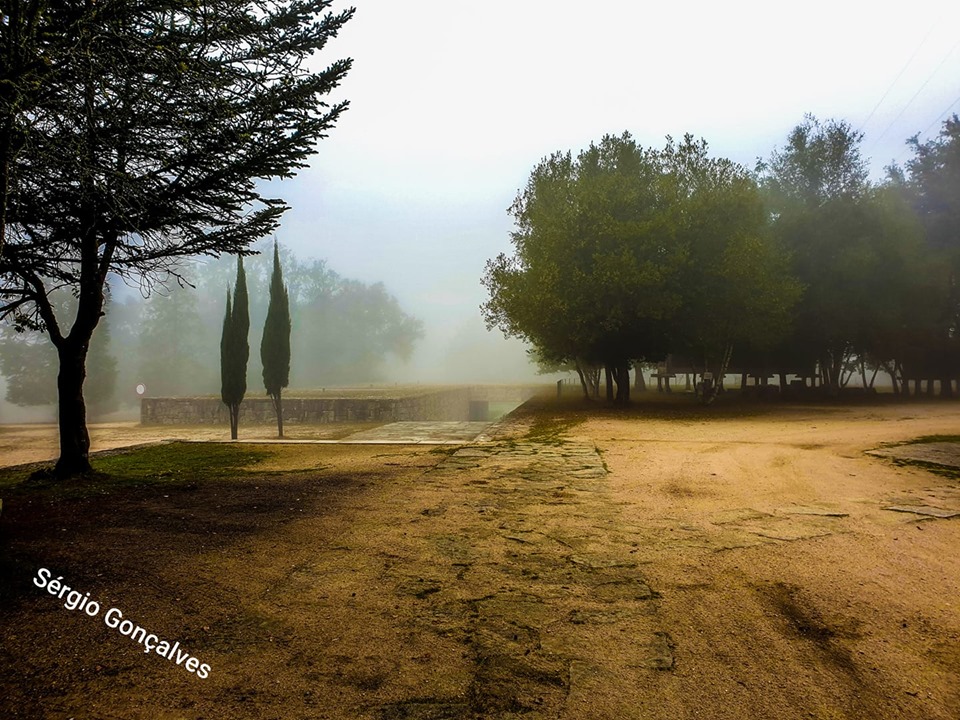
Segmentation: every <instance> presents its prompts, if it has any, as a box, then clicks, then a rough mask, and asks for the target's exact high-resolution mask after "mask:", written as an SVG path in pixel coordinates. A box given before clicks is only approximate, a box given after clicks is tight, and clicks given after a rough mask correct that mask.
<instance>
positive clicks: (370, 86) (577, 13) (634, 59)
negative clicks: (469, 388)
mask: <svg viewBox="0 0 960 720" xmlns="http://www.w3.org/2000/svg"><path fill="white" fill-rule="evenodd" d="M354 4H355V5H356V7H357V14H356V17H355V18H354V19H353V20H352V21H351V22H350V23H348V25H347V26H346V29H345V31H344V32H343V33H342V35H341V36H340V37H339V38H337V39H336V40H334V41H332V42H331V44H330V45H328V47H327V48H326V50H325V52H324V55H323V57H322V60H323V61H324V62H329V61H331V60H333V59H334V58H338V57H344V56H351V57H353V59H354V67H353V70H352V71H351V72H350V74H349V75H348V76H347V78H346V80H345V82H344V84H343V86H342V87H341V88H340V89H339V90H338V92H337V99H340V98H346V99H349V101H350V103H351V106H350V109H349V110H348V111H347V112H346V113H345V114H344V115H343V116H342V118H341V120H340V123H339V125H338V126H337V127H336V128H335V129H334V130H333V131H332V132H331V134H330V137H329V138H327V139H325V140H323V141H322V142H321V143H320V145H319V151H318V154H317V155H316V156H315V157H314V158H313V160H312V161H311V168H310V169H309V170H306V171H304V172H303V173H301V175H300V176H298V177H297V178H296V179H294V180H290V181H285V182H283V183H278V184H277V185H276V190H277V193H278V194H279V195H281V196H283V197H284V198H286V199H287V200H288V201H289V202H290V203H291V204H292V205H293V209H292V210H291V211H290V212H289V213H288V214H287V216H286V217H285V220H284V222H283V226H282V228H281V231H280V232H279V233H278V236H279V238H280V240H281V242H284V243H287V244H288V245H290V246H291V247H292V248H294V249H295V250H296V251H297V252H298V254H303V255H307V256H314V257H323V258H327V259H328V261H329V263H330V265H331V267H333V268H334V269H336V270H337V271H338V272H340V273H341V274H343V275H345V276H347V277H356V278H359V279H361V280H366V281H377V280H382V281H384V282H385V283H386V285H387V287H388V289H389V290H390V291H391V292H392V293H394V294H395V295H397V297H398V298H399V299H400V301H401V304H402V305H403V307H404V309H405V310H406V311H407V312H411V313H413V314H415V315H417V316H419V317H421V318H423V319H424V320H425V322H426V324H427V339H426V340H425V341H424V342H423V343H421V351H420V352H419V353H418V354H417V356H415V357H416V363H415V366H414V367H411V368H407V369H406V370H405V371H403V372H399V373H398V377H397V379H409V378H412V379H429V378H430V377H437V378H438V379H443V377H441V376H442V375H444V374H445V373H446V370H445V368H446V367H447V366H448V365H449V364H450V360H449V358H446V359H445V358H444V357H443V355H444V354H445V353H446V352H447V351H449V352H450V353H452V354H453V355H454V356H457V355H462V354H463V353H462V351H463V347H462V346H463V345H464V344H467V345H469V344H470V343H474V344H476V343H480V342H484V338H483V336H484V335H485V334H486V333H485V330H484V329H483V325H482V321H481V320H480V318H479V313H478V311H477V308H478V306H479V304H480V303H481V302H483V300H484V299H485V296H484V292H483V289H482V287H481V286H480V284H479V280H480V276H481V274H482V271H483V265H484V262H485V260H486V259H487V258H489V257H492V256H494V255H495V254H496V253H498V252H501V251H505V250H508V249H509V235H508V234H509V231H510V229H511V227H512V225H511V222H510V219H509V217H508V216H507V214H506V209H507V207H508V206H509V205H510V203H511V202H512V200H513V198H514V196H515V195H516V192H517V190H518V189H519V188H520V187H521V186H523V185H524V183H525V181H526V179H527V176H528V174H529V172H530V170H531V169H532V168H533V166H534V165H535V164H536V163H537V162H538V161H539V160H540V159H541V158H542V157H544V156H545V155H547V154H549V153H551V152H553V151H555V150H566V149H572V150H574V151H576V150H578V149H580V148H582V147H584V146H585V145H587V144H588V143H589V142H590V141H592V140H598V139H599V138H600V137H601V136H602V135H603V134H605V133H617V134H619V133H621V132H622V131H624V130H629V131H630V132H631V133H632V134H633V135H634V136H635V137H636V138H637V140H638V142H640V143H641V144H643V145H654V146H661V145H662V144H663V142H664V136H666V135H667V134H670V135H673V136H674V137H679V136H682V135H683V133H685V132H692V133H694V134H695V135H697V136H702V137H704V138H706V140H707V141H708V142H709V143H710V146H711V151H712V153H714V154H720V155H724V156H727V157H730V158H731V159H733V160H736V161H738V162H741V163H744V164H745V165H747V166H748V167H750V168H752V167H753V166H754V163H755V161H756V159H757V158H758V157H767V156H769V154H770V151H771V150H772V149H773V148H774V147H775V146H777V145H780V144H782V143H783V141H784V140H785V138H786V135H787V133H788V132H789V131H790V130H791V129H792V128H793V127H794V126H795V125H797V124H798V123H800V122H801V121H802V119H803V114H804V113H805V112H812V113H814V114H815V115H817V116H818V117H819V118H820V119H822V120H825V119H828V118H832V117H833V118H838V119H846V120H847V121H849V122H850V123H851V124H852V125H853V126H854V128H857V129H862V130H863V131H864V132H865V139H864V142H863V145H862V148H863V150H864V152H865V154H866V155H867V156H868V157H870V158H871V159H872V162H871V168H872V174H873V176H874V178H879V177H881V176H882V173H883V167H884V166H885V165H887V164H889V163H890V162H891V161H892V160H899V161H900V162H903V161H904V160H906V159H907V158H909V152H908V150H907V148H906V147H905V145H904V141H905V139H906V138H907V137H909V136H910V135H913V134H915V133H918V132H922V131H924V130H927V133H926V135H924V136H922V137H924V138H929V137H932V136H933V135H934V134H935V133H936V132H937V130H938V128H939V125H940V122H939V121H938V120H940V121H942V118H943V117H946V111H947V110H948V109H952V111H954V112H957V111H960V102H957V103H956V104H953V103H954V102H955V101H960V46H958V40H957V37H956V34H955V29H956V27H958V26H960V4H957V3H955V2H947V1H943V0H941V1H936V2H935V1H929V0H927V1H923V0H921V1H920V2H912V3H910V4H909V6H905V5H901V4H898V5H897V6H893V4H878V3H874V2H845V1H843V0H840V1H837V0H830V1H829V2H822V1H819V0H818V1H816V2H808V3H804V4H802V5H796V4H793V3H791V4H787V3H771V2H769V0H767V1H765V2H742V1H733V2H727V3H715V2H693V3H690V2H688V3H672V2H642V3H638V2H616V1H614V0H600V1H598V2H593V3H590V4H585V3H579V2H578V3H574V2H562V1H561V2H557V1H555V0H509V1H508V0H493V1H491V2H485V3H469V2H456V1H452V0H407V1H405V2H396V0H356V2H355V3H354ZM781 8H782V9H781ZM904 68H905V69H904ZM938 68H939V69H938ZM901 71H903V73H902V75H901V76H900V77H899V78H898V74H900V73H901ZM925 83H926V85H924V84H925ZM888 91H889V92H888ZM885 94H886V97H885V98H884V95H885ZM881 98H884V99H883V102H882V103H880V105H879V107H877V109H876V112H874V113H873V114H872V116H871V111H872V110H873V109H874V108H875V107H876V106H877V104H878V103H879V102H880V100H881ZM898 116H899V117H898ZM498 337H499V335H498V334H496V335H493V334H491V336H490V338H491V339H494V338H498ZM487 342H489V341H487ZM474 349H475V352H474V353H473V354H475V355H478V357H481V358H483V360H482V362H481V363H480V364H481V365H482V366H483V369H484V370H485V371H486V373H487V374H490V372H491V371H493V370H494V368H492V367H490V365H489V362H488V359H492V360H493V362H494V364H495V365H502V367H501V368H500V369H502V370H503V372H504V373H506V374H511V373H513V374H515V373H516V372H519V370H518V368H520V369H522V368H523V366H524V360H523V353H522V349H521V348H520V346H519V345H518V344H515V345H514V346H511V347H510V348H509V349H508V350H506V351H504V350H502V349H501V348H500V347H499V346H498V345H497V344H493V345H491V346H489V347H488V350H490V352H491V353H492V354H490V357H489V358H487V355H486V354H485V353H483V352H481V351H480V349H479V346H476V347H475V348H474ZM451 379H452V378H451ZM467 379H469V378H467Z"/></svg>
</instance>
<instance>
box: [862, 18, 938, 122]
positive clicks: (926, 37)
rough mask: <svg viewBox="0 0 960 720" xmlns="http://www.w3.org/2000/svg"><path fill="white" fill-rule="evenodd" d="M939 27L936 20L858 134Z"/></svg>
mask: <svg viewBox="0 0 960 720" xmlns="http://www.w3.org/2000/svg"><path fill="white" fill-rule="evenodd" d="M937 25H938V22H937V21H936V20H934V22H933V24H932V25H931V26H930V29H929V30H927V34H926V35H924V36H923V40H921V41H920V44H919V45H917V47H916V48H915V49H914V51H913V54H912V55H911V56H910V58H909V59H908V60H907V62H906V63H904V65H903V67H902V68H900V72H899V73H897V76H896V77H895V78H894V79H893V82H892V83H890V85H889V86H888V87H887V91H886V92H885V93H883V97H881V98H880V100H878V101H877V104H876V105H874V106H873V110H871V111H870V114H869V115H867V119H866V120H864V121H863V122H862V123H860V128H859V130H858V132H863V129H864V128H865V127H866V126H867V123H869V122H870V120H871V119H872V118H873V115H874V113H876V112H877V108H879V107H880V106H881V105H883V101H884V100H886V99H887V95H889V94H890V91H891V90H893V86H894V85H896V84H897V82H898V81H899V80H900V78H901V77H903V74H904V73H905V72H906V71H907V68H908V67H910V63H912V62H913V59H914V58H915V57H916V56H917V53H918V52H920V48H922V47H923V46H924V45H925V44H926V42H927V40H929V39H930V33H932V32H933V30H934V28H935V27H937Z"/></svg>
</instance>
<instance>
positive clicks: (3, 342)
mask: <svg viewBox="0 0 960 720" xmlns="http://www.w3.org/2000/svg"><path fill="white" fill-rule="evenodd" d="M264 249H265V248H264ZM278 259H279V261H281V262H282V264H283V268H284V270H283V276H284V284H285V286H286V288H287V293H288V297H289V300H288V303H289V314H290V319H291V324H292V326H293V327H294V328H295V330H294V331H293V333H292V336H291V361H290V375H289V379H288V381H289V385H290V386H291V387H295V388H315V387H329V386H336V385H344V384H351V383H368V382H376V381H378V380H381V379H382V378H383V377H384V376H385V373H386V368H387V366H388V364H390V363H393V362H401V361H404V360H406V359H407V358H409V356H410V354H411V353H412V352H413V349H414V347H415V345H416V342H417V340H418V339H420V338H421V337H422V336H423V324H422V322H421V321H420V320H419V319H417V318H415V317H413V316H411V315H409V314H407V313H406V312H404V311H403V309H402V308H401V307H400V304H399V302H398V301H397V299H396V298H395V297H394V296H393V295H391V294H390V293H389V292H388V291H387V289H386V288H385V287H384V285H383V284H382V283H373V284H368V283H363V282H360V281H358V280H352V279H349V278H344V277H342V276H341V275H340V274H339V273H337V272H335V271H334V270H332V269H330V268H329V267H328V266H327V264H326V262H324V261H322V260H309V261H304V260H301V259H299V258H298V257H297V256H296V255H294V254H293V253H291V252H290V251H288V250H286V249H285V248H284V247H283V246H282V245H281V246H280V247H279V258H278ZM244 267H245V278H246V284H247V287H248V294H249V316H250V319H249V323H250V331H249V343H250V346H251V347H254V348H259V347H260V346H261V340H262V333H263V330H264V326H265V322H266V318H267V311H268V305H269V299H270V289H269V288H270V283H271V276H272V268H273V253H272V252H264V253H263V254H260V255H255V256H249V257H247V258H246V259H245V262H244ZM235 272H236V261H235V260H234V259H233V258H228V257H225V258H222V259H220V260H216V261H210V262H206V263H193V264H188V265H184V267H183V268H182V270H181V274H182V275H183V276H184V277H185V278H186V279H187V280H189V281H190V282H192V283H193V284H194V285H195V287H188V286H184V287H180V286H179V285H177V284H173V285H172V286H170V287H167V288H163V287H159V286H157V287H155V288H154V292H153V293H152V294H151V295H150V297H149V298H146V299H144V298H142V297H141V296H140V295H139V294H138V293H137V294H132V295H131V294H127V295H125V296H123V297H122V298H120V297H119V295H120V293H119V292H118V291H115V292H114V294H115V295H117V296H118V297H116V298H111V299H110V301H109V302H108V304H107V309H106V315H105V316H104V317H103V318H102V319H101V321H100V323H99V325H98V326H97V329H96V331H95V333H94V334H93V339H92V341H91V347H90V354H91V356H95V358H96V359H97V362H95V363H91V364H90V370H89V374H88V377H87V382H86V384H85V391H86V395H87V396H88V402H89V404H90V410H91V412H92V413H93V414H94V415H102V414H103V413H106V412H110V411H112V410H116V409H117V408H118V407H120V406H122V405H124V404H129V403H133V402H135V401H136V399H137V395H136V392H135V388H136V386H137V385H139V384H142V385H144V386H145V388H146V393H147V395H150V396H154V397H158V396H159V397H162V396H184V395H187V396H189V395H214V394H217V393H218V391H219V389H220V385H221V383H220V364H219V363H220V361H219V357H220V355H219V340H220V337H221V331H222V320H223V314H224V291H225V289H226V288H227V287H229V286H232V285H233V284H234V283H235V277H234V275H235ZM57 297H59V298H60V300H59V302H62V303H63V304H64V312H67V311H68V310H69V308H68V307H67V306H68V305H69V303H70V302H74V301H73V299H72V296H71V295H70V293H68V292H64V293H62V294H61V295H59V296H57ZM0 334H2V337H0V374H2V375H3V376H4V377H5V378H6V380H7V400H9V401H10V402H13V403H16V404H18V405H23V406H28V405H45V404H50V403H54V402H56V400H57V392H56V389H57V384H56V377H57V356H56V350H55V349H53V347H52V346H51V345H50V343H49V341H48V340H46V338H45V337H44V336H43V334H42V333H39V332H31V331H24V332H16V331H15V330H14V328H12V327H9V326H7V327H3V328H0ZM258 357H261V358H262V356H260V355H258V354H257V353H256V352H255V353H253V354H252V356H251V360H250V362H249V363H247V368H246V386H247V387H248V388H263V387H264V385H263V377H262V373H263V363H262V359H261V360H260V361H258V360H257V358H258Z"/></svg>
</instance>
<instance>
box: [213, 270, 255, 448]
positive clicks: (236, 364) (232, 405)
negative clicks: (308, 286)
mask: <svg viewBox="0 0 960 720" xmlns="http://www.w3.org/2000/svg"><path fill="white" fill-rule="evenodd" d="M249 333H250V311H249V301H248V299H247V278H246V275H245V274H244V271H243V258H242V257H238V258H237V280H236V284H235V285H234V288H233V303H232V304H231V302H230V293H229V291H228V292H227V310H226V313H225V314H224V316H223V332H222V333H221V335H220V398H221V399H222V400H223V402H224V404H225V405H226V406H227V407H228V408H229V409H230V438H231V439H232V440H236V439H237V430H238V428H239V425H240V403H242V402H243V397H244V395H246V393H247V360H248V359H249V358H250V344H249V341H248V335H249Z"/></svg>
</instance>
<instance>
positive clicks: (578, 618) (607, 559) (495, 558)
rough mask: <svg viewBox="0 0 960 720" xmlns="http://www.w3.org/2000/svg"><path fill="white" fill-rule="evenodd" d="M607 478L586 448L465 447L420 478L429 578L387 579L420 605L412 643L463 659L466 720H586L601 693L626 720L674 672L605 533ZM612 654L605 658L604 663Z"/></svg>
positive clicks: (420, 715)
mask: <svg viewBox="0 0 960 720" xmlns="http://www.w3.org/2000/svg"><path fill="white" fill-rule="evenodd" d="M464 470H469V471H470V472H469V473H468V474H465V473H464V472H463V471H464ZM606 475H607V470H606V468H605V466H604V463H603V459H602V457H601V456H600V454H599V453H598V451H597V449H596V448H595V447H593V446H592V445H588V444H583V443H576V442H565V443H537V442H524V441H519V442H510V441H505V442H504V441H500V442H491V443H486V444H477V445H471V446H466V447H462V448H460V449H458V450H456V451H454V452H453V453H452V454H451V455H450V456H449V457H448V458H447V459H446V460H444V461H443V462H441V463H440V464H438V465H437V466H435V467H434V468H433V469H432V470H431V471H429V472H428V473H426V474H425V475H424V477H423V478H422V479H421V481H420V483H419V489H418V493H419V495H420V497H421V498H422V500H423V501H424V502H425V504H426V506H425V507H424V508H423V509H422V511H421V515H422V516H424V517H425V518H429V521H425V522H424V523H421V524H418V527H419V528H420V532H421V533H422V535H420V536H419V537H418V539H417V542H418V544H423V545H425V548H424V549H422V550H421V551H420V552H421V553H422V556H426V557H435V558H436V562H435V563H433V564H432V568H433V573H432V575H431V577H417V578H411V577H407V576H404V575H402V574H399V572H398V575H397V577H394V578H391V580H392V582H393V584H394V587H395V588H396V592H398V593H400V594H403V593H407V594H410V595H413V596H414V597H416V598H418V599H419V600H421V601H422V611H421V612H420V613H419V618H420V620H419V622H420V626H421V627H420V628H419V629H418V634H420V633H438V634H439V635H440V636H441V637H450V636H453V637H455V638H456V639H457V640H459V642H461V643H462V644H463V645H465V646H467V647H468V648H469V652H470V653H471V655H472V658H473V662H474V667H475V671H474V674H473V675H474V676H473V680H472V686H471V687H470V689H469V692H468V697H470V698H471V701H470V707H471V709H472V710H473V711H474V712H481V713H483V714H484V716H487V717H503V718H507V717H515V716H516V715H515V714H514V713H516V714H522V715H524V716H525V717H531V718H536V717H555V716H558V715H562V714H564V713H565V712H573V713H574V714H575V715H577V716H581V717H584V716H589V715H590V712H589V708H590V706H591V703H592V694H593V693H594V691H595V689H596V688H597V685H598V683H601V684H602V686H603V688H604V693H605V695H606V696H607V698H610V697H614V698H615V697H616V696H617V693H612V694H611V689H612V688H613V687H614V686H617V685H618V684H619V685H622V688H621V689H622V690H623V697H624V703H625V704H624V711H625V712H626V711H628V708H629V701H628V700H627V698H629V696H630V695H631V693H632V688H634V687H636V686H637V684H638V683H643V682H645V681H644V676H645V674H647V673H651V672H653V673H655V672H662V671H669V670H670V669H672V667H673V662H674V660H673V649H672V648H673V641H672V639H671V638H670V636H669V634H667V633H666V632H664V631H663V630H662V628H660V627H658V625H657V623H656V612H655V605H656V602H657V598H658V597H659V596H658V594H657V592H656V591H655V590H654V589H653V588H651V587H650V586H649V585H648V584H647V582H646V581H645V579H644V576H643V573H642V572H641V571H640V567H639V563H638V562H637V559H636V556H635V553H636V552H637V550H636V543H632V542H631V541H630V540H629V539H628V538H626V537H625V536H623V534H622V533H619V532H617V531H616V528H617V525H618V508H617V506H616V505H615V504H614V503H613V502H612V500H611V498H610V497H609V493H608V491H607V489H606V483H605V482H603V480H604V479H605V477H606ZM465 477H468V478H469V479H468V480H464V478H465ZM398 571H399V568H398ZM612 646H615V647H617V648H618V652H617V653H616V657H611V653H609V651H606V652H604V651H601V649H604V648H606V649H609V648H610V647H612ZM462 702H463V701H462V700H461V699H454V698H447V699H444V698H430V699H424V698H418V699H417V700H415V701H411V702H408V703H399V704H393V705H390V706H388V707H383V708H381V709H380V717H383V718H401V717H402V718H413V719H421V720H425V719H426V718H441V717H444V718H445V717H464V716H466V713H465V712H464V711H465V707H464V706H463V705H462ZM614 702H615V701H614Z"/></svg>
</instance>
